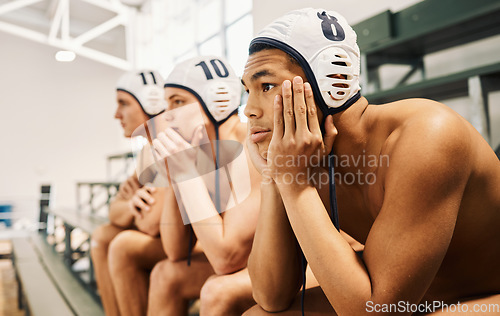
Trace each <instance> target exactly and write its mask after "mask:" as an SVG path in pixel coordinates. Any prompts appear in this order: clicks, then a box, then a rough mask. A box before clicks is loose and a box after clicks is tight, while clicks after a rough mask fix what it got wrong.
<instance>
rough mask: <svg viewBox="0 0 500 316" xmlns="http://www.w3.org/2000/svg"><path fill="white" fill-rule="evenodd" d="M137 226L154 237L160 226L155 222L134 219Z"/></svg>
mask: <svg viewBox="0 0 500 316" xmlns="http://www.w3.org/2000/svg"><path fill="white" fill-rule="evenodd" d="M136 225H137V228H139V230H140V231H141V232H143V233H144V234H147V235H149V236H151V237H156V236H158V235H159V234H160V226H159V225H158V224H157V223H148V222H146V221H136Z"/></svg>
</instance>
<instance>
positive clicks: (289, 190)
mask: <svg viewBox="0 0 500 316" xmlns="http://www.w3.org/2000/svg"><path fill="white" fill-rule="evenodd" d="M276 187H277V188H278V190H279V192H280V194H281V195H282V196H283V195H291V196H298V193H300V192H303V191H306V190H308V189H310V188H315V187H314V185H312V184H311V183H309V182H300V181H298V182H292V183H289V182H286V181H277V182H276Z"/></svg>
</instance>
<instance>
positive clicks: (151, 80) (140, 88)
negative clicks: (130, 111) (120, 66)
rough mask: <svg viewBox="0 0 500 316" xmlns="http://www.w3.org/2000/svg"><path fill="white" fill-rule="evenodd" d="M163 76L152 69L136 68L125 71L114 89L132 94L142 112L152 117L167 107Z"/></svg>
mask: <svg viewBox="0 0 500 316" xmlns="http://www.w3.org/2000/svg"><path fill="white" fill-rule="evenodd" d="M163 84H164V81H163V78H162V76H161V75H160V74H159V73H158V72H157V71H154V70H137V71H131V72H127V73H126V74H124V75H123V76H121V77H120V79H119V80H118V83H117V84H116V90H118V91H124V92H127V93H129V94H130V95H132V96H133V97H134V98H135V99H136V100H137V102H139V105H140V106H141V108H142V110H143V111H144V113H146V114H147V115H148V116H149V117H153V116H155V115H157V114H160V113H161V112H163V111H165V109H166V108H167V101H165V90H164V89H163Z"/></svg>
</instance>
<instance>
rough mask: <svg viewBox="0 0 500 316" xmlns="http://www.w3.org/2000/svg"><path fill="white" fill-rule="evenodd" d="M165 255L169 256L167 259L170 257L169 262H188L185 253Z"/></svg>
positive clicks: (171, 252)
mask: <svg viewBox="0 0 500 316" xmlns="http://www.w3.org/2000/svg"><path fill="white" fill-rule="evenodd" d="M165 253H166V254H167V257H168V260H169V261H171V262H180V261H186V259H187V257H188V256H187V254H186V253H184V252H183V251H180V250H179V251H175V250H174V251H172V250H170V251H168V252H167V251H165Z"/></svg>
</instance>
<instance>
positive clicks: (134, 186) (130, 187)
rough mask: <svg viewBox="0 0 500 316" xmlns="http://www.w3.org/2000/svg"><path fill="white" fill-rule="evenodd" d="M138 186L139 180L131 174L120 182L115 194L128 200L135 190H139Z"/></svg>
mask: <svg viewBox="0 0 500 316" xmlns="http://www.w3.org/2000/svg"><path fill="white" fill-rule="evenodd" d="M140 187H141V184H140V183H139V180H137V178H136V177H135V176H131V177H128V178H127V180H125V181H124V182H122V184H120V188H119V189H118V193H117V194H116V195H117V197H119V198H122V199H124V200H129V199H131V198H132V196H133V195H134V193H135V191H137V190H139V188H140Z"/></svg>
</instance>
